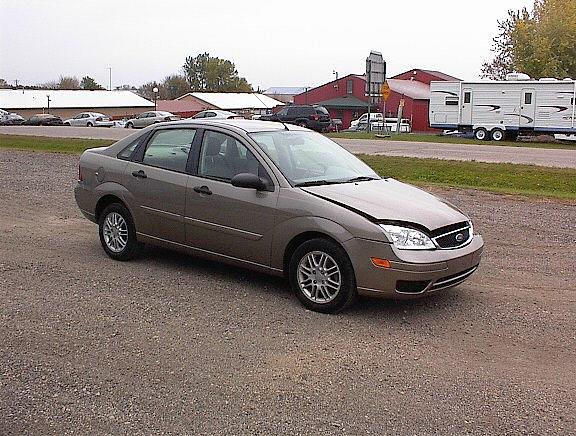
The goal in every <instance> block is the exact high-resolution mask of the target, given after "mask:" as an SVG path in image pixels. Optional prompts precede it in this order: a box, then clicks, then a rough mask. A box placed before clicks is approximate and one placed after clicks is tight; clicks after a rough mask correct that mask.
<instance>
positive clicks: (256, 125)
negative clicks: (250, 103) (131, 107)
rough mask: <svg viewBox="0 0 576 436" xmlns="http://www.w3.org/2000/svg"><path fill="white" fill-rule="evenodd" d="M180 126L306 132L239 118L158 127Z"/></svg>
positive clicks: (298, 128)
mask: <svg viewBox="0 0 576 436" xmlns="http://www.w3.org/2000/svg"><path fill="white" fill-rule="evenodd" d="M178 125H182V126H185V125H189V126H198V127H200V126H201V125H204V126H214V127H231V128H236V129H239V130H243V131H244V132H247V133H254V132H273V131H276V130H305V129H304V128H302V127H299V126H296V125H291V124H284V123H278V122H274V121H259V120H245V119H238V118H231V119H222V118H217V119H211V118H198V119H192V118H189V119H186V120H181V121H172V122H169V123H162V124H160V125H158V126H178Z"/></svg>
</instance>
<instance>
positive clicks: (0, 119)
mask: <svg viewBox="0 0 576 436" xmlns="http://www.w3.org/2000/svg"><path fill="white" fill-rule="evenodd" d="M24 121H25V120H24V118H22V117H21V116H20V115H18V114H17V113H14V112H8V111H5V110H3V109H0V126H17V125H20V124H22V123H23V122H24Z"/></svg>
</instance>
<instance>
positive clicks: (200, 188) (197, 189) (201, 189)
mask: <svg viewBox="0 0 576 436" xmlns="http://www.w3.org/2000/svg"><path fill="white" fill-rule="evenodd" d="M193 189H194V192H197V193H198V194H205V195H212V191H211V190H210V188H209V187H208V186H206V185H204V186H194V188H193Z"/></svg>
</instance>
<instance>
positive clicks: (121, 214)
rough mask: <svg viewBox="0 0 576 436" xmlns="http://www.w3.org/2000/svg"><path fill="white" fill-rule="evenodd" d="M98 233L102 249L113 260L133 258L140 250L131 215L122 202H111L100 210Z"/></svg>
mask: <svg viewBox="0 0 576 436" xmlns="http://www.w3.org/2000/svg"><path fill="white" fill-rule="evenodd" d="M98 233H99V235H100V243H101V244H102V247H103V248H104V251H105V252H106V254H107V255H108V256H110V257H111V258H112V259H114V260H120V261H126V260H130V259H133V258H134V257H136V256H137V255H138V252H139V251H140V243H139V242H138V241H137V239H136V227H135V226H134V221H133V220H132V215H130V212H129V211H128V209H126V207H125V206H124V205H123V204H120V203H112V204H110V205H109V206H107V207H106V209H104V211H102V213H101V214H100V219H99V220H98Z"/></svg>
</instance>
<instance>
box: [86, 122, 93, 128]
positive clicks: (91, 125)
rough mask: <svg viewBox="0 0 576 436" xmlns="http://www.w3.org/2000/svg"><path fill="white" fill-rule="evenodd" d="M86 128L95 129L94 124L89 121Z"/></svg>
mask: <svg viewBox="0 0 576 436" xmlns="http://www.w3.org/2000/svg"><path fill="white" fill-rule="evenodd" d="M86 127H94V124H92V123H91V122H90V121H88V122H87V123H86Z"/></svg>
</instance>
